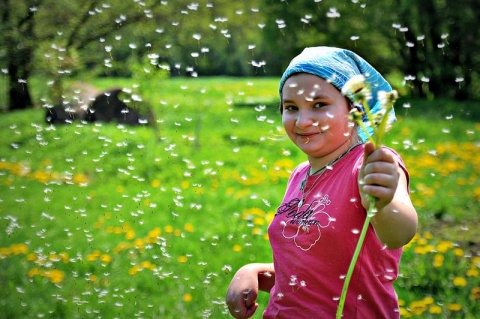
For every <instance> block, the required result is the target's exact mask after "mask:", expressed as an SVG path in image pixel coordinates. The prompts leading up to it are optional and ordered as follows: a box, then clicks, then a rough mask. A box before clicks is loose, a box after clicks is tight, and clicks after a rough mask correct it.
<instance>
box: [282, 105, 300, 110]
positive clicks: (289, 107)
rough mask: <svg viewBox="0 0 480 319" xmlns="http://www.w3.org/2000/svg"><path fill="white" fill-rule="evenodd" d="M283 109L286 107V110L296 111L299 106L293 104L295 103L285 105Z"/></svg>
mask: <svg viewBox="0 0 480 319" xmlns="http://www.w3.org/2000/svg"><path fill="white" fill-rule="evenodd" d="M283 109H284V110H285V111H295V110H296V109H297V108H296V107H295V106H293V105H285V106H284V107H283Z"/></svg>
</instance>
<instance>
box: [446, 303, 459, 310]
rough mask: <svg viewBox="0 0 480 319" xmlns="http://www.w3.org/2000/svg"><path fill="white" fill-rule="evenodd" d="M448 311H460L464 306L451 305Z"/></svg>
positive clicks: (448, 306)
mask: <svg viewBox="0 0 480 319" xmlns="http://www.w3.org/2000/svg"><path fill="white" fill-rule="evenodd" d="M447 309H448V310H450V311H460V310H462V305H461V304H459V303H450V304H448V305H447Z"/></svg>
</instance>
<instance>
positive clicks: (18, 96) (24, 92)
mask: <svg viewBox="0 0 480 319" xmlns="http://www.w3.org/2000/svg"><path fill="white" fill-rule="evenodd" d="M20 73H23V74H20ZM27 73H28V72H26V71H23V72H19V70H18V68H17V67H16V66H10V68H9V72H8V75H9V90H8V98H9V103H8V105H9V110H10V111H14V110H23V109H27V108H30V107H32V106H33V104H32V98H31V96H30V91H29V88H28V82H27V78H28V74H27Z"/></svg>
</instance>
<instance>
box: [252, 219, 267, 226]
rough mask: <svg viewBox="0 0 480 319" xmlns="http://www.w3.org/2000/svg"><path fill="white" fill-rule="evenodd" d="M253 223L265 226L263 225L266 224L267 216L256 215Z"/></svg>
mask: <svg viewBox="0 0 480 319" xmlns="http://www.w3.org/2000/svg"><path fill="white" fill-rule="evenodd" d="M253 224H254V225H257V226H263V225H265V218H261V217H255V218H254V219H253Z"/></svg>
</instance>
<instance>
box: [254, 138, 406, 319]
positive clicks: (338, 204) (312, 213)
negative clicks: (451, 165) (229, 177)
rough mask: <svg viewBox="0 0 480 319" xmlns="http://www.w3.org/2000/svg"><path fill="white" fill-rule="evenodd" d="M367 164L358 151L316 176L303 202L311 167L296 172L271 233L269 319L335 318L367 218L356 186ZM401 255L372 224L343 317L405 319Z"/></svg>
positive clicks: (309, 182) (310, 178)
mask: <svg viewBox="0 0 480 319" xmlns="http://www.w3.org/2000/svg"><path fill="white" fill-rule="evenodd" d="M395 154H396V153H395ZM396 155H397V157H398V162H399V163H400V165H401V166H402V168H403V169H404V171H405V173H406V174H407V172H406V169H405V166H404V164H403V161H402V160H401V158H400V157H399V156H398V154H396ZM362 160H363V146H359V147H356V148H354V149H353V150H352V151H351V152H350V153H349V154H347V155H346V156H345V157H344V158H342V159H341V160H340V161H339V162H337V163H336V164H335V165H334V166H333V168H332V169H331V170H326V171H325V172H324V173H323V174H322V175H320V177H318V176H317V175H313V176H310V177H309V178H308V181H307V185H306V187H305V195H306V197H305V201H304V202H303V203H301V205H298V204H299V202H300V198H301V192H300V185H301V183H302V181H303V179H304V178H305V176H306V173H307V171H308V170H309V168H310V166H309V165H308V163H303V164H301V165H299V166H298V167H297V168H296V169H295V170H294V171H293V173H292V175H291V177H290V179H289V181H288V185H287V190H286V193H285V197H284V199H283V202H282V204H281V206H280V207H279V208H278V210H277V213H276V215H275V217H274V219H273V221H272V223H271V224H270V226H269V228H268V235H269V238H270V243H271V246H272V251H273V261H274V266H275V285H274V287H273V288H272V290H271V291H270V300H269V303H268V306H267V308H266V310H265V312H264V316H263V317H264V318H308V319H310V318H335V314H336V311H337V306H338V300H339V297H340V294H341V292H342V287H343V282H344V277H345V275H346V273H347V270H348V267H349V265H350V261H351V259H352V256H353V252H354V250H355V246H356V244H357V241H358V237H359V234H360V231H361V229H362V226H363V223H364V221H365V216H366V212H365V209H364V208H363V207H362V204H361V202H360V196H359V192H358V184H357V178H358V170H359V168H360V166H361V164H362ZM407 178H408V175H407ZM312 185H313V188H312ZM298 206H300V207H298ZM401 253H402V249H395V250H389V249H386V248H385V247H384V246H383V245H382V243H381V242H380V241H379V240H378V239H377V237H376V235H375V232H374V229H373V227H372V226H371V225H370V227H369V230H368V232H367V235H366V237H365V241H364V245H363V248H362V251H361V253H360V256H359V258H358V261H357V265H356V268H355V271H354V273H353V276H352V279H351V281H350V285H349V290H348V295H347V299H346V302H345V307H344V312H343V313H344V316H343V318H344V319H350V318H359V319H364V318H399V309H398V300H397V295H396V293H395V290H394V288H393V282H394V281H395V280H396V278H397V275H398V266H399V262H400V257H401Z"/></svg>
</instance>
